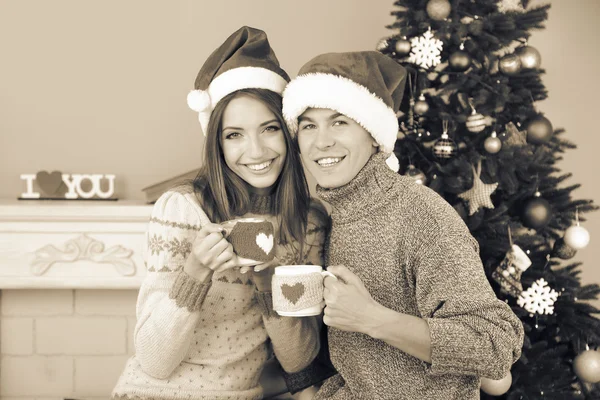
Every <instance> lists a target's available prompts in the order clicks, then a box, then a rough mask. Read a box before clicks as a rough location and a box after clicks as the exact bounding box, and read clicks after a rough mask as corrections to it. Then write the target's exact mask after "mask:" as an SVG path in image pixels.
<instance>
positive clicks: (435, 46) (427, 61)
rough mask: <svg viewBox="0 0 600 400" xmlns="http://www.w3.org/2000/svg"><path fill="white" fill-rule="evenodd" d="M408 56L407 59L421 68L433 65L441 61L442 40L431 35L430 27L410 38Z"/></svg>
mask: <svg viewBox="0 0 600 400" xmlns="http://www.w3.org/2000/svg"><path fill="white" fill-rule="evenodd" d="M410 45H411V49H410V56H409V57H408V61H409V62H411V63H413V64H417V65H418V66H420V67H421V68H431V67H435V66H436V65H438V64H439V63H440V62H441V61H442V57H441V54H442V47H443V45H444V42H442V41H441V40H439V39H436V38H434V37H433V33H432V32H431V29H429V30H428V31H427V32H425V33H424V34H423V36H417V37H414V38H412V39H410Z"/></svg>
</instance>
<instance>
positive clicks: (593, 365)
mask: <svg viewBox="0 0 600 400" xmlns="http://www.w3.org/2000/svg"><path fill="white" fill-rule="evenodd" d="M573 370H574V371H575V375H577V377H578V378H579V379H581V380H582V381H584V382H587V383H598V382H600V352H599V351H598V350H586V351H584V352H583V353H581V354H579V355H578V356H577V357H575V359H574V360H573Z"/></svg>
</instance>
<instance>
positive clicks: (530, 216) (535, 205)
mask: <svg viewBox="0 0 600 400" xmlns="http://www.w3.org/2000/svg"><path fill="white" fill-rule="evenodd" d="M521 219H522V220H523V225H525V226H527V227H529V228H533V229H540V228H543V227H545V226H546V225H548V222H550V220H551V219H552V207H551V206H550V203H548V201H547V200H546V199H544V198H542V197H539V195H538V196H537V197H534V198H532V199H530V200H527V202H526V203H525V205H524V207H523V212H522V214H521Z"/></svg>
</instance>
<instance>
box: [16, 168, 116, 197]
mask: <svg viewBox="0 0 600 400" xmlns="http://www.w3.org/2000/svg"><path fill="white" fill-rule="evenodd" d="M20 178H21V180H22V181H24V183H25V191H24V192H23V193H21V196H19V197H17V199H18V200H99V201H116V200H118V198H117V197H115V175H112V174H65V173H62V172H60V171H52V172H47V171H39V172H37V173H36V174H21V175H20Z"/></svg>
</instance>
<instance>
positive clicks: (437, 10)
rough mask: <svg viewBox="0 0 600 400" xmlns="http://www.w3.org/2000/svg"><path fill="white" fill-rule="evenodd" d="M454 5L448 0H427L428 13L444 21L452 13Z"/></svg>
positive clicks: (431, 16)
mask: <svg viewBox="0 0 600 400" xmlns="http://www.w3.org/2000/svg"><path fill="white" fill-rule="evenodd" d="M451 10H452V6H451V5H450V2H449V1H448V0H429V1H428V2H427V7H426V11H427V15H429V18H431V19H433V20H435V21H443V20H445V19H446V18H448V16H449V15H450V11H451Z"/></svg>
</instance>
